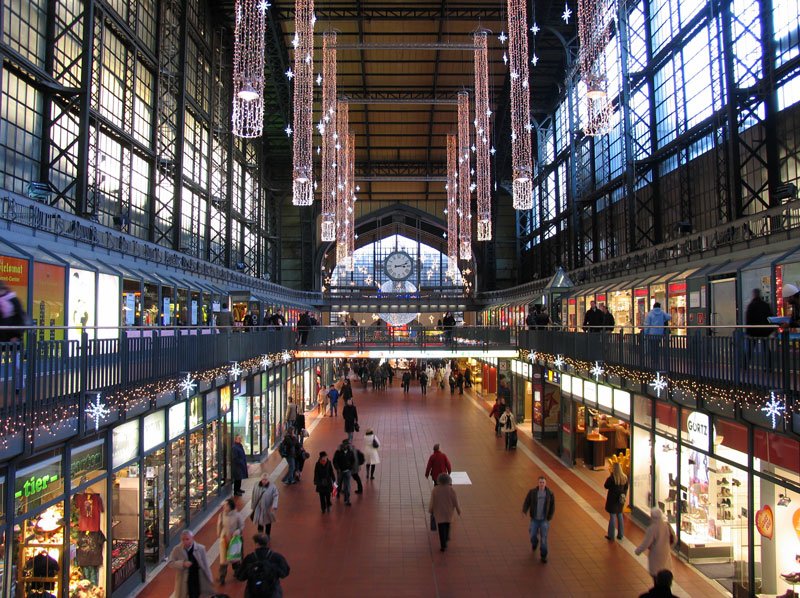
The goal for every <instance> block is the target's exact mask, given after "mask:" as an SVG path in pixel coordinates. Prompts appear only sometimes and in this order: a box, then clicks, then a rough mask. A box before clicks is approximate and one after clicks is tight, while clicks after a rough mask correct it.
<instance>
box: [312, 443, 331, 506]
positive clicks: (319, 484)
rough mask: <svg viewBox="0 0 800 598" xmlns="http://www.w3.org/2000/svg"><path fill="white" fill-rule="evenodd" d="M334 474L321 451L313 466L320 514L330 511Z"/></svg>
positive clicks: (325, 455) (326, 455) (326, 457)
mask: <svg viewBox="0 0 800 598" xmlns="http://www.w3.org/2000/svg"><path fill="white" fill-rule="evenodd" d="M334 479H335V474H334V471H333V465H331V462H330V460H329V459H328V453H326V452H325V451H321V452H320V454H319V459H318V460H317V463H316V465H314V487H315V488H316V490H317V494H319V506H320V508H321V509H322V513H323V514H325V513H328V512H330V510H331V493H332V492H333V481H334Z"/></svg>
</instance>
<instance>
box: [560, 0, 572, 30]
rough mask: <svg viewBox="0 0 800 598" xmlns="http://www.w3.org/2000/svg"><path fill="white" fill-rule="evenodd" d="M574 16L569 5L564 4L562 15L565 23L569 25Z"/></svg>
mask: <svg viewBox="0 0 800 598" xmlns="http://www.w3.org/2000/svg"><path fill="white" fill-rule="evenodd" d="M571 16H572V10H570V8H569V4H567V3H566V2H564V12H562V13H561V18H562V19H563V21H564V22H565V23H566V24H567V25H569V18H570V17H571Z"/></svg>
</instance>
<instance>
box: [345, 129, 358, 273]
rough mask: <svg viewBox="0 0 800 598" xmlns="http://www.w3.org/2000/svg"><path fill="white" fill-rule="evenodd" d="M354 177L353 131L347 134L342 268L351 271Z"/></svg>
mask: <svg viewBox="0 0 800 598" xmlns="http://www.w3.org/2000/svg"><path fill="white" fill-rule="evenodd" d="M355 177H356V136H355V134H353V133H348V134H347V181H348V185H347V195H346V196H345V197H344V204H345V206H346V207H347V209H346V210H345V216H346V219H345V225H346V227H347V238H346V252H347V253H346V256H345V258H344V268H345V270H347V271H348V272H352V271H353V269H354V267H355V246H356V206H355V202H356V194H355V192H354V191H353V181H354V180H355Z"/></svg>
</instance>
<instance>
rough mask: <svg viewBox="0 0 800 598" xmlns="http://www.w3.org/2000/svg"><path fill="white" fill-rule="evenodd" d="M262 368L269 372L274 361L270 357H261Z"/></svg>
mask: <svg viewBox="0 0 800 598" xmlns="http://www.w3.org/2000/svg"><path fill="white" fill-rule="evenodd" d="M260 365H261V368H262V369H264V370H268V369H269V368H271V367H272V360H271V359H270V358H269V355H264V356H262V357H261V364H260Z"/></svg>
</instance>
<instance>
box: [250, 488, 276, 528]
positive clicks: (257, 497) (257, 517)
mask: <svg viewBox="0 0 800 598" xmlns="http://www.w3.org/2000/svg"><path fill="white" fill-rule="evenodd" d="M250 506H251V507H253V523H255V524H256V525H269V524H270V523H272V522H274V521H275V514H274V513H273V512H272V511H273V509H277V508H278V488H277V486H275V484H273V483H272V482H270V483H269V485H267V486H262V485H261V484H260V483H258V484H256V485H255V486H254V487H253V497H252V499H251V500H250Z"/></svg>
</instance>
